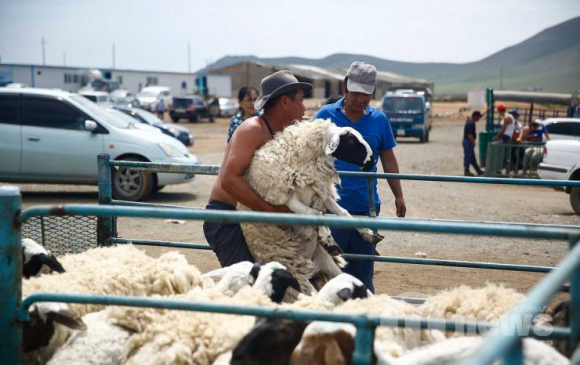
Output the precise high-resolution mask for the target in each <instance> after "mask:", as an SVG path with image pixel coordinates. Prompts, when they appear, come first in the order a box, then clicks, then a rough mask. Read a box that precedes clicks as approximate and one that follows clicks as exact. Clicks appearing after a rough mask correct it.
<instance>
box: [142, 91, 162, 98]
mask: <svg viewBox="0 0 580 365" xmlns="http://www.w3.org/2000/svg"><path fill="white" fill-rule="evenodd" d="M157 94H158V93H156V92H153V91H143V92H140V93H139V96H141V97H145V98H154V97H156V96H157Z"/></svg>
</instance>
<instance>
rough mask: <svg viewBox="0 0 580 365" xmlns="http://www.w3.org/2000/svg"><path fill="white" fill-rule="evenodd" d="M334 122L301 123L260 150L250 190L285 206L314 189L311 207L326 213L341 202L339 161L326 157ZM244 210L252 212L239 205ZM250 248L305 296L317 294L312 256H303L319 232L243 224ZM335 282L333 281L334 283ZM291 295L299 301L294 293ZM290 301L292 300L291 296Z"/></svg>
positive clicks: (250, 176)
mask: <svg viewBox="0 0 580 365" xmlns="http://www.w3.org/2000/svg"><path fill="white" fill-rule="evenodd" d="M330 123H331V122H330V120H322V119H318V120H315V121H313V122H299V123H296V124H294V125H291V126H289V127H287V128H286V129H284V131H283V132H281V133H278V134H276V136H275V137H274V139H272V140H271V141H269V142H268V143H266V144H265V145H264V146H263V147H262V148H260V149H259V150H257V151H256V153H255V154H254V157H253V159H252V162H251V164H250V167H249V168H248V170H247V171H246V174H245V178H246V180H247V181H248V183H249V184H250V186H251V187H252V188H253V189H254V190H255V191H256V192H257V193H258V194H260V196H261V197H262V198H263V199H264V200H265V201H267V202H268V203H270V204H273V205H284V204H286V203H288V201H289V200H290V198H291V197H292V195H293V194H294V193H295V192H296V191H297V190H298V189H301V188H306V187H308V188H310V190H309V192H310V194H312V204H310V207H311V208H313V209H315V210H316V211H318V212H320V213H321V214H322V213H324V212H325V206H324V201H325V200H326V199H327V198H331V199H334V200H337V199H338V193H337V191H336V188H335V184H337V183H340V179H339V177H338V173H337V172H336V170H335V168H334V158H333V157H332V156H327V155H326V154H325V152H324V143H325V141H324V139H325V136H326V135H327V133H325V131H327V130H328V128H329V125H330ZM238 209H240V210H248V208H247V207H244V206H243V205H241V204H240V205H239V206H238ZM241 226H242V230H243V232H244V237H245V238H246V242H247V243H248V248H249V249H250V252H251V253H252V255H253V256H254V258H255V259H256V260H257V261H260V262H270V261H278V262H280V263H281V264H282V265H284V266H286V267H287V268H288V271H290V273H291V274H292V275H293V276H294V277H295V278H296V279H297V280H298V282H299V283H300V288H301V291H302V292H303V293H304V294H308V295H312V294H314V293H315V292H316V290H315V289H314V287H313V286H312V285H311V283H310V282H309V281H308V279H309V278H310V277H312V274H313V273H314V270H315V266H314V263H313V262H312V261H311V260H310V257H311V255H312V252H302V251H303V250H304V247H312V246H313V245H312V240H317V234H318V228H317V227H306V226H304V227H296V228H291V229H288V230H282V229H280V228H279V227H277V226H275V225H267V224H257V223H242V224H241ZM329 279H330V278H329ZM287 293H288V295H289V296H290V297H292V299H295V294H296V293H294V294H293V295H292V294H291V293H292V290H289V291H288V292H287ZM287 298H288V297H287Z"/></svg>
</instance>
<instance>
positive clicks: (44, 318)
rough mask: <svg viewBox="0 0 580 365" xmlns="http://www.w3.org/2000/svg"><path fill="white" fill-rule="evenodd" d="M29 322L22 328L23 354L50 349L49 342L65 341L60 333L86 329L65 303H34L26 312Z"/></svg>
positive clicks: (64, 337)
mask: <svg viewBox="0 0 580 365" xmlns="http://www.w3.org/2000/svg"><path fill="white" fill-rule="evenodd" d="M28 314H29V316H30V320H29V321H28V322H25V323H24V325H23V326H22V339H23V349H24V352H31V351H37V350H41V349H43V348H46V347H51V342H54V341H56V340H58V339H60V340H62V339H66V336H63V335H62V334H61V333H59V332H62V331H67V332H68V331H71V330H81V331H84V330H86V329H87V326H86V325H85V323H84V322H83V321H82V319H80V318H78V317H77V316H75V315H74V314H73V313H72V312H70V311H69V309H68V305H66V304H65V303H35V304H33V305H32V306H30V309H29V310H28Z"/></svg>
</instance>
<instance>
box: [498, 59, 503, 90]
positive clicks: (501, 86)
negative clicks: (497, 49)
mask: <svg viewBox="0 0 580 365" xmlns="http://www.w3.org/2000/svg"><path fill="white" fill-rule="evenodd" d="M499 89H500V90H503V65H501V66H499Z"/></svg>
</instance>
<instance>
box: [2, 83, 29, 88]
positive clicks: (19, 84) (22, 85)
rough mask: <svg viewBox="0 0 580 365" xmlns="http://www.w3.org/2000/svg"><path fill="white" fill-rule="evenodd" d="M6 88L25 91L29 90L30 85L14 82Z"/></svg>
mask: <svg viewBox="0 0 580 365" xmlns="http://www.w3.org/2000/svg"><path fill="white" fill-rule="evenodd" d="M4 87H7V88H9V89H24V88H27V87H28V85H26V84H23V83H20V82H12V83H10V84H6V85H5V86H4Z"/></svg>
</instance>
